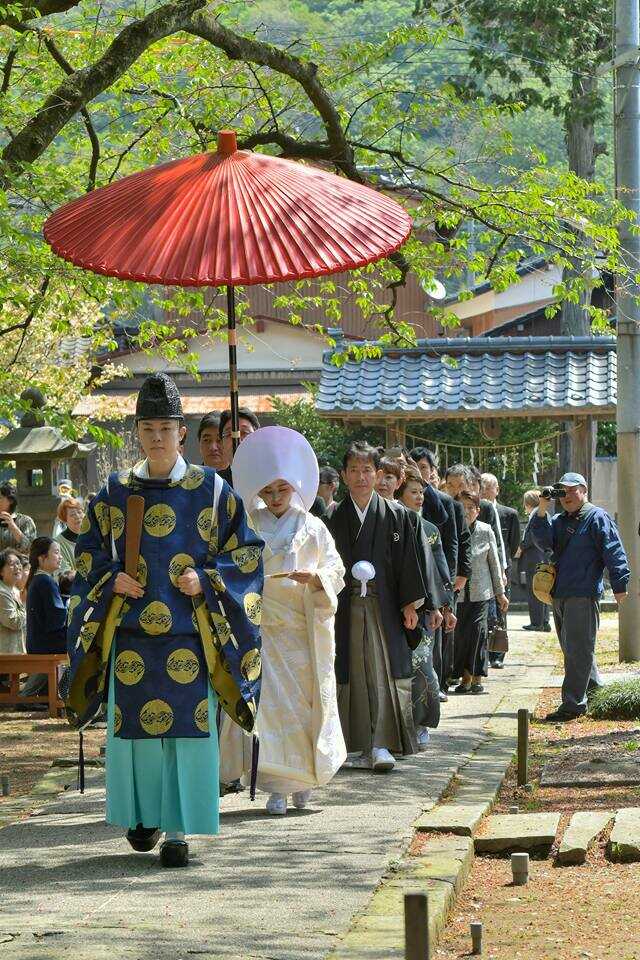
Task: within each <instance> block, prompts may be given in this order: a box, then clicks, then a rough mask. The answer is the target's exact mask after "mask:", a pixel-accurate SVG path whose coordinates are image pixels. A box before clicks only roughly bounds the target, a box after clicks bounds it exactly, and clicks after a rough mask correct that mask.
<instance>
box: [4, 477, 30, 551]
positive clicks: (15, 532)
mask: <svg viewBox="0 0 640 960" xmlns="http://www.w3.org/2000/svg"><path fill="white" fill-rule="evenodd" d="M17 506H18V500H17V498H16V491H15V489H14V487H13V486H12V484H10V483H3V484H2V485H1V486H0V550H6V549H7V548H8V547H11V548H12V549H13V550H18V551H19V552H20V553H29V548H30V546H31V543H32V541H33V540H35V537H36V525H35V523H34V522H33V520H32V519H31V517H28V516H27V515H26V514H24V513H17V512H16V507H17Z"/></svg>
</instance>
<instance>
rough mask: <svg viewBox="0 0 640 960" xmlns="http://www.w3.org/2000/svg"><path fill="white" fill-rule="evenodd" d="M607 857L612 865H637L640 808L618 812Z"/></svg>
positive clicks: (639, 856) (639, 838)
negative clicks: (612, 862) (611, 861)
mask: <svg viewBox="0 0 640 960" xmlns="http://www.w3.org/2000/svg"><path fill="white" fill-rule="evenodd" d="M607 856H608V857H609V860H613V861H614V863H637V862H638V861H640V807H628V808H627V809H625V810H618V812H617V813H616V819H615V823H614V825H613V830H612V831H611V837H610V839H609V844H608V846H607Z"/></svg>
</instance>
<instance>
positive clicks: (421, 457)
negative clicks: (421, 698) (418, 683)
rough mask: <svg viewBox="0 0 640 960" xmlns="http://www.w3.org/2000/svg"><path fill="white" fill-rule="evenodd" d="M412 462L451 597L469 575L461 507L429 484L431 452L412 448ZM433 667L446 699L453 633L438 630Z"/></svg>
mask: <svg viewBox="0 0 640 960" xmlns="http://www.w3.org/2000/svg"><path fill="white" fill-rule="evenodd" d="M411 459H412V460H414V461H415V463H416V464H417V466H418V469H419V470H420V474H421V476H422V479H423V480H424V482H425V484H426V486H425V489H424V505H423V507H422V515H423V516H424V518H425V520H429V521H430V522H431V523H433V524H435V526H436V527H437V528H438V530H439V532H440V538H441V540H442V549H443V550H444V555H445V557H446V559H447V565H448V567H449V572H450V574H451V583H453V585H454V595H455V594H458V593H460V591H461V590H463V589H464V586H465V584H466V582H467V580H468V578H469V577H470V576H471V537H470V534H469V527H468V525H467V521H466V519H465V516H464V510H463V508H462V504H461V503H458V501H457V500H454V498H453V497H451V496H450V495H449V494H448V493H445V492H444V491H442V490H438V489H436V487H435V486H433V485H432V484H433V481H434V479H435V478H437V476H438V469H437V461H436V457H435V454H434V453H433V451H432V450H429V448H428V447H415V448H414V449H413V450H412V451H411ZM454 612H455V610H454ZM433 665H434V667H435V671H436V673H437V674H438V679H439V680H440V688H441V691H442V697H441V699H443V700H446V699H447V688H448V685H449V680H450V679H451V671H452V669H453V632H451V633H442V631H441V630H439V631H438V633H437V635H436V638H435V643H434V648H433Z"/></svg>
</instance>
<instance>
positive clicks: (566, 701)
mask: <svg viewBox="0 0 640 960" xmlns="http://www.w3.org/2000/svg"><path fill="white" fill-rule="evenodd" d="M553 619H554V620H555V625H556V632H557V634H558V639H559V641H560V646H561V648H562V656H563V659H564V681H563V683H562V708H563V710H566V711H567V712H569V713H575V714H581V713H584V712H585V710H586V709H587V688H588V686H589V681H591V682H592V683H593V684H597V685H598V686H600V685H601V684H602V679H601V677H600V673H599V671H598V664H597V663H596V634H597V632H598V627H599V625H600V603H599V601H598V598H597V597H564V598H561V599H557V600H554V601H553Z"/></svg>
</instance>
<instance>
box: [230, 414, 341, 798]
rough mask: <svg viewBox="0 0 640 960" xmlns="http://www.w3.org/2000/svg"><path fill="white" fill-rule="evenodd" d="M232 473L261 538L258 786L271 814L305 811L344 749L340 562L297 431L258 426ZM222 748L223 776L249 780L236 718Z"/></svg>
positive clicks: (245, 741)
mask: <svg viewBox="0 0 640 960" xmlns="http://www.w3.org/2000/svg"><path fill="white" fill-rule="evenodd" d="M232 472H233V487H234V489H235V491H236V492H237V493H238V494H239V495H240V496H241V497H242V500H243V502H244V504H245V508H246V509H247V512H248V513H249V516H250V518H251V522H252V524H253V526H254V527H255V529H256V532H257V533H258V534H259V536H260V537H262V539H263V540H264V541H265V549H264V553H263V561H264V574H265V582H264V594H263V603H262V628H261V630H262V692H261V696H260V705H259V708H258V715H257V719H256V729H257V732H258V736H259V740H260V753H259V761H258V772H257V786H258V787H259V788H260V789H261V790H263V791H266V792H267V793H269V799H268V800H267V805H266V806H267V811H268V812H269V813H272V814H285V813H286V812H287V798H288V797H289V796H291V797H292V801H293V804H294V806H295V807H297V808H298V809H302V808H304V807H305V806H306V805H307V803H308V801H309V796H310V794H311V790H312V789H313V788H314V787H319V786H324V785H325V784H326V783H328V782H329V781H330V780H331V778H332V777H333V776H334V774H335V773H336V771H337V770H338V769H339V768H340V767H341V766H342V764H343V763H344V761H345V759H346V755H347V752H346V747H345V742H344V737H343V735H342V728H341V726H340V718H339V715H338V703H337V695H336V680H335V670H334V657H335V639H334V616H335V612H336V609H337V606H338V597H337V595H338V593H339V592H340V591H341V590H342V588H343V586H344V581H343V576H344V566H343V564H342V560H341V559H340V555H339V554H338V552H337V550H336V547H335V544H334V541H333V537H332V536H331V534H330V533H329V531H328V529H327V528H326V526H325V525H324V523H323V522H322V521H321V520H319V519H318V518H317V517H314V516H312V514H310V513H309V512H308V511H309V507H310V506H311V504H312V503H313V501H314V499H315V496H316V491H317V486H318V463H317V460H316V456H315V454H314V452H313V449H312V448H311V446H310V444H309V443H308V441H307V440H306V439H305V438H304V437H303V436H302V435H301V434H300V433H297V432H296V431H295V430H290V429H288V428H287V427H263V428H262V429H260V430H257V431H256V432H255V433H253V434H251V436H249V437H247V438H246V440H244V441H243V443H242V444H241V445H240V446H239V447H238V450H237V452H236V455H235V457H234V461H233V465H232ZM234 728H235V729H234ZM236 731H237V732H236ZM220 753H221V779H222V780H223V782H227V783H228V782H231V781H232V780H235V779H238V778H242V780H243V782H244V783H245V784H246V783H247V782H248V781H249V779H250V771H251V748H250V739H249V738H247V737H244V736H243V734H242V732H241V731H240V728H238V727H236V725H235V724H232V723H226V721H225V723H224V724H223V728H222V730H221V734H220Z"/></svg>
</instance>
